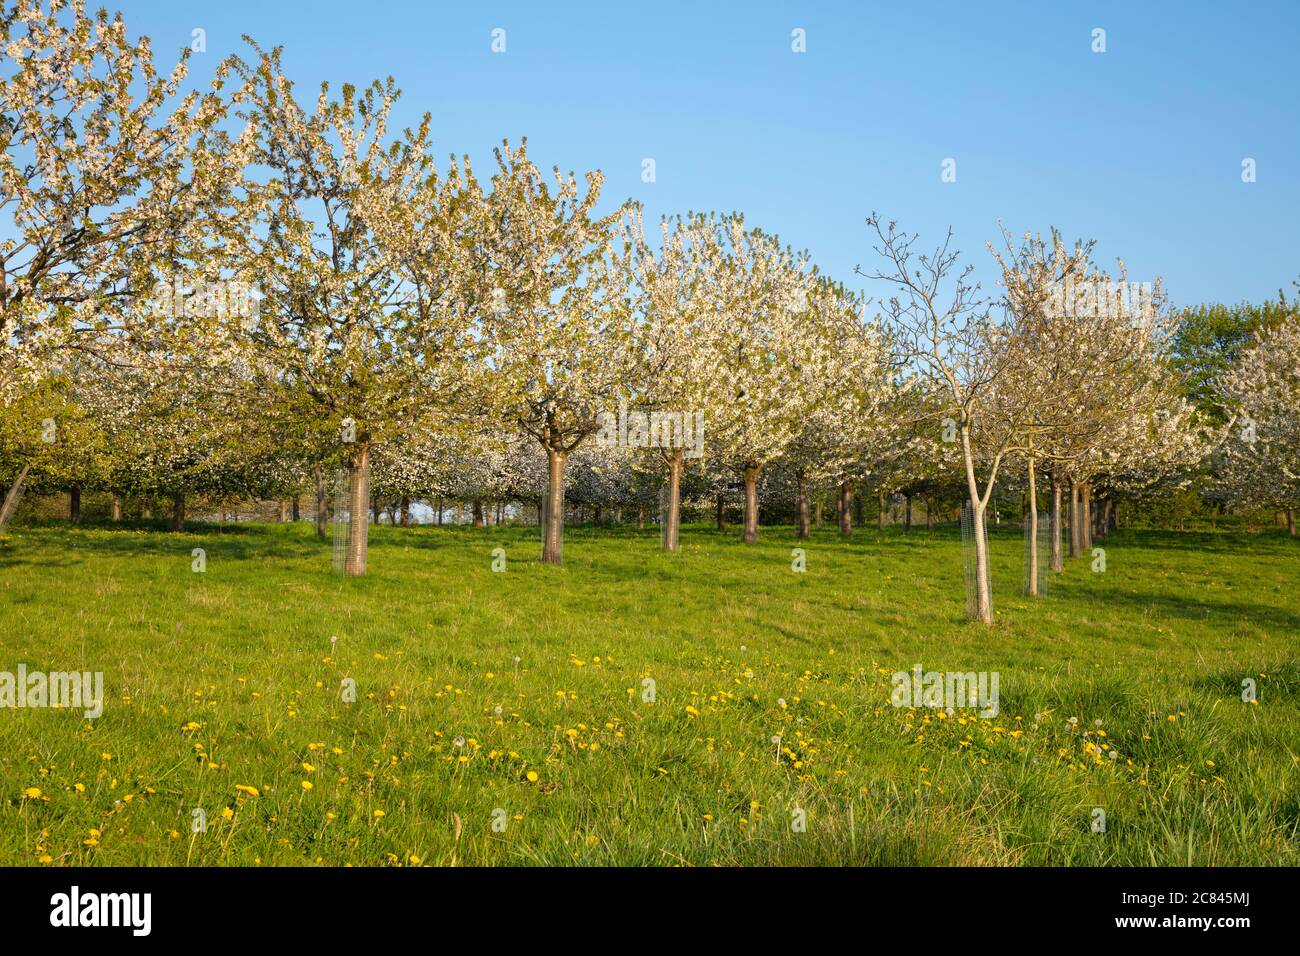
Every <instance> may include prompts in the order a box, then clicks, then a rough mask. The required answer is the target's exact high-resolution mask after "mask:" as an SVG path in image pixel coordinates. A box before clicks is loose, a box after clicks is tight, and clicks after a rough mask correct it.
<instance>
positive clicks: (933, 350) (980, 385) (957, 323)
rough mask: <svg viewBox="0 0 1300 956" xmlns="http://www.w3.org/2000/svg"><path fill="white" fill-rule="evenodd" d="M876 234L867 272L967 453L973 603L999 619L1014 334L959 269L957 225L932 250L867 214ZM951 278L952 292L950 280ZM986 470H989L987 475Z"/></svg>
mask: <svg viewBox="0 0 1300 956" xmlns="http://www.w3.org/2000/svg"><path fill="white" fill-rule="evenodd" d="M867 225H868V226H869V227H871V228H872V229H873V230H874V232H875V234H876V237H877V241H878V244H877V245H875V246H874V248H875V250H876V252H877V254H878V255H879V256H881V258H882V259H883V260H884V263H885V265H884V266H883V267H882V269H878V270H876V271H874V272H871V273H867V276H868V277H869V278H872V279H876V280H880V281H884V282H888V283H889V284H891V285H892V286H893V287H894V288H895V290H896V292H895V294H894V295H893V296H891V297H890V298H889V299H888V300H887V301H885V302H884V308H885V313H886V315H887V316H888V317H889V319H890V320H891V322H892V324H893V327H894V330H895V335H896V341H897V343H898V348H899V355H900V358H901V359H902V360H903V361H905V362H907V363H909V364H910V365H912V366H913V367H914V368H915V369H916V371H917V372H918V374H920V375H921V376H922V378H923V381H924V384H925V386H926V388H927V390H928V391H931V392H933V393H935V394H943V395H944V405H945V406H946V407H945V416H946V421H945V422H944V423H943V424H944V427H945V428H946V429H948V430H950V431H953V432H954V433H955V435H954V437H955V438H956V439H957V441H958V443H959V447H960V449H961V455H962V467H963V470H964V471H965V477H966V493H967V498H968V501H969V506H970V509H971V517H972V527H973V531H974V537H975V590H976V594H975V598H976V601H975V607H976V614H977V616H978V617H979V619H980V620H981V621H983V622H984V623H985V624H992V623H993V600H992V594H991V591H990V583H989V558H988V542H987V539H986V536H985V534H986V532H985V512H986V510H987V508H988V503H989V499H990V497H991V496H992V494H993V489H994V486H995V484H996V482H997V476H998V470H999V469H1000V468H1001V467H1002V463H1003V460H1004V459H1005V458H1006V456H1007V455H1008V454H1009V453H1010V452H1011V451H1012V450H1013V449H1014V448H1015V447H1016V442H1017V441H1018V439H1019V431H1018V429H1017V427H1016V424H1017V423H1016V422H1015V421H1013V420H1009V419H1008V418H1007V417H1006V415H1005V414H1003V413H1002V409H1000V408H999V407H998V405H997V404H996V403H995V401H994V395H995V391H996V388H997V386H998V384H999V382H1000V381H1001V379H1002V377H1003V376H1004V374H1005V373H1006V372H1007V370H1008V369H1009V368H1010V367H1011V365H1012V363H1013V362H1014V361H1015V352H1014V347H1013V342H1014V336H1013V335H1012V333H1011V331H1010V330H1008V329H1005V328H1002V327H999V326H998V325H997V324H996V323H994V322H993V320H992V317H991V315H990V313H989V307H988V302H987V301H986V300H984V299H981V298H980V297H979V286H978V285H977V284H973V283H972V282H971V281H970V276H971V272H972V269H973V267H972V266H970V265H967V266H966V267H965V268H964V269H962V271H961V272H959V273H956V274H954V271H953V270H954V269H955V268H956V266H957V260H958V258H959V256H960V253H959V252H957V251H956V250H954V249H952V248H951V246H952V230H951V229H950V230H949V231H948V235H947V237H946V238H945V239H944V241H943V242H942V243H941V244H940V245H939V246H938V247H937V248H936V249H935V251H934V252H933V253H930V254H920V255H917V254H915V253H914V252H913V251H912V246H913V244H914V242H915V241H916V238H917V237H916V236H915V235H909V234H907V233H902V232H899V231H898V229H897V224H896V223H893V222H890V223H888V224H887V225H885V224H882V223H881V220H880V218H879V217H878V216H877V215H876V214H875V213H872V215H871V216H870V218H868V220H867ZM949 283H951V286H952V288H951V291H950V292H947V293H945V286H946V285H948V284H949ZM981 470H982V471H983V474H981V473H980V472H981Z"/></svg>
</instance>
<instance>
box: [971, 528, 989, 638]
mask: <svg viewBox="0 0 1300 956" xmlns="http://www.w3.org/2000/svg"><path fill="white" fill-rule="evenodd" d="M974 510H975V516H974V517H975V520H974V522H973V524H974V532H975V607H976V613H977V614H978V616H979V619H980V620H981V621H983V622H984V623H985V624H992V623H993V595H992V594H990V593H989V548H988V539H987V538H986V537H985V535H984V506H983V505H978V504H977V505H976V506H975V509H974Z"/></svg>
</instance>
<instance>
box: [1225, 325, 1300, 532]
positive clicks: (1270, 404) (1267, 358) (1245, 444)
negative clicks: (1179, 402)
mask: <svg viewBox="0 0 1300 956" xmlns="http://www.w3.org/2000/svg"><path fill="white" fill-rule="evenodd" d="M1219 390H1220V395H1221V396H1222V402H1223V403H1224V405H1225V406H1226V408H1227V410H1228V411H1229V412H1230V414H1232V415H1233V419H1232V420H1230V423H1229V424H1228V427H1227V430H1226V435H1225V440H1224V442H1223V444H1222V447H1221V449H1220V453H1219V458H1218V461H1217V462H1216V465H1217V468H1216V471H1217V473H1218V476H1219V481H1220V482H1221V485H1222V487H1223V488H1224V490H1225V492H1226V494H1227V495H1228V497H1229V499H1230V500H1231V501H1233V502H1234V503H1235V504H1237V505H1238V506H1241V507H1256V508H1273V509H1277V510H1280V511H1284V512H1285V513H1286V516H1287V527H1288V529H1289V531H1290V533H1291V535H1293V536H1294V535H1295V534H1296V511H1297V509H1300V416H1298V415H1297V409H1300V316H1298V315H1297V314H1296V313H1295V312H1292V313H1290V314H1289V315H1287V316H1286V317H1285V318H1284V319H1283V320H1282V321H1281V322H1279V323H1278V324H1277V325H1276V327H1275V328H1273V329H1271V330H1267V331H1264V332H1261V333H1260V334H1258V335H1257V336H1256V337H1255V338H1254V340H1253V341H1252V342H1251V344H1250V345H1249V346H1247V347H1246V348H1245V349H1244V350H1243V351H1242V353H1241V356H1240V358H1239V359H1238V361H1237V363H1236V365H1235V366H1234V367H1233V368H1231V369H1230V370H1229V371H1228V372H1227V373H1226V374H1225V375H1223V376H1222V379H1221V381H1220V384H1219Z"/></svg>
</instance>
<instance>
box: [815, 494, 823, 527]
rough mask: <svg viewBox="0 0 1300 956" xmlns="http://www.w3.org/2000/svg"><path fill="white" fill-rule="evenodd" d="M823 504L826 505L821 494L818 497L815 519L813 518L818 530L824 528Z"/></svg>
mask: <svg viewBox="0 0 1300 956" xmlns="http://www.w3.org/2000/svg"><path fill="white" fill-rule="evenodd" d="M823 503H824V502H823V501H822V496H821V494H820V493H819V494H818V495H817V505H816V507H815V509H814V518H813V521H814V522H815V523H816V525H817V528H818V529H819V530H820V529H821V526H822V505H823Z"/></svg>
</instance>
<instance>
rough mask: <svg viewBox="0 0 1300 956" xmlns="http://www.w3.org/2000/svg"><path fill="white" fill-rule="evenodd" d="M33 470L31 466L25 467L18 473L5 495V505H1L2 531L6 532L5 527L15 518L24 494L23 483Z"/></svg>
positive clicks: (0, 522) (0, 526) (0, 525)
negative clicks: (19, 500)
mask: <svg viewBox="0 0 1300 956" xmlns="http://www.w3.org/2000/svg"><path fill="white" fill-rule="evenodd" d="M31 470H32V466H31V465H23V467H22V471H20V472H18V477H17V478H15V479H14V483H13V484H12V485H10V486H9V490H8V491H7V492H6V493H5V500H4V504H0V531H3V530H4V527H5V525H7V524H8V523H9V519H10V518H12V517H13V514H14V511H15V510H17V508H18V499H19V498H20V497H21V496H22V493H23V482H25V481H26V480H27V475H28V473H29V472H30V471H31Z"/></svg>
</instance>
